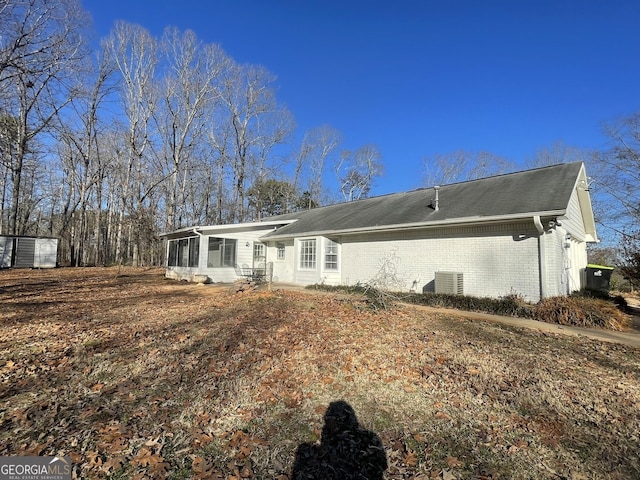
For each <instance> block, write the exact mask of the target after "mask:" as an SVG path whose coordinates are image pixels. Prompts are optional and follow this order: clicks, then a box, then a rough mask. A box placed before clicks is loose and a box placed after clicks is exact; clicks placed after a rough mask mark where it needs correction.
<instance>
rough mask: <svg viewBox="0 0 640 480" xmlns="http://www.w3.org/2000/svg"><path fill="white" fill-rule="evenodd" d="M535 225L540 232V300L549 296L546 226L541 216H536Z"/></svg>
mask: <svg viewBox="0 0 640 480" xmlns="http://www.w3.org/2000/svg"><path fill="white" fill-rule="evenodd" d="M533 224H534V225H535V227H536V230H537V231H538V234H539V235H538V259H539V261H540V300H542V299H543V298H545V297H546V296H547V255H546V253H545V241H544V226H543V225H542V222H541V221H540V215H534V217H533Z"/></svg>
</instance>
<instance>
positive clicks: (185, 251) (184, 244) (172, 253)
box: [167, 237, 200, 267]
mask: <svg viewBox="0 0 640 480" xmlns="http://www.w3.org/2000/svg"><path fill="white" fill-rule="evenodd" d="M199 257H200V238H199V237H191V238H181V239H180V240H169V258H168V259H167V265H168V266H170V267H197V266H198V259H199Z"/></svg>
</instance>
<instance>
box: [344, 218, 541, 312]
mask: <svg viewBox="0 0 640 480" xmlns="http://www.w3.org/2000/svg"><path fill="white" fill-rule="evenodd" d="M374 239H375V240H376V241H374ZM342 242H343V243H342V283H345V284H355V283H357V282H367V281H370V280H371V279H372V278H374V277H376V275H377V274H378V272H379V271H380V267H381V264H382V263H383V262H384V259H385V258H395V261H394V263H396V267H397V268H396V276H397V278H398V279H399V280H400V281H401V284H402V287H403V289H404V290H406V291H409V290H412V289H413V290H416V291H418V292H421V291H423V289H424V290H433V281H434V278H435V272H436V271H454V272H462V273H463V274H464V293H465V294H466V295H474V296H490V297H500V296H503V295H508V294H510V293H518V294H521V295H524V297H525V298H526V299H527V300H528V301H537V300H538V299H539V295H540V276H539V266H538V240H537V236H536V234H535V230H534V228H533V223H532V224H530V225H527V224H521V225H511V226H494V227H469V228H456V229H448V230H445V229H440V230H431V231H405V232H398V233H386V234H378V235H375V236H374V235H371V234H368V235H366V236H347V237H344V238H343V240H342Z"/></svg>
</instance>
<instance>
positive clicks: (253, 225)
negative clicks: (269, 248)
mask: <svg viewBox="0 0 640 480" xmlns="http://www.w3.org/2000/svg"><path fill="white" fill-rule="evenodd" d="M293 222H297V220H280V221H275V220H272V221H268V222H246V223H232V224H223V225H195V226H193V227H185V228H180V229H178V230H174V231H173V232H166V233H161V234H160V235H159V236H160V237H170V236H180V235H182V234H185V233H193V234H195V233H199V234H202V233H203V232H212V233H215V232H219V231H227V230H239V231H241V230H261V229H263V227H278V226H281V225H289V224H290V223H293Z"/></svg>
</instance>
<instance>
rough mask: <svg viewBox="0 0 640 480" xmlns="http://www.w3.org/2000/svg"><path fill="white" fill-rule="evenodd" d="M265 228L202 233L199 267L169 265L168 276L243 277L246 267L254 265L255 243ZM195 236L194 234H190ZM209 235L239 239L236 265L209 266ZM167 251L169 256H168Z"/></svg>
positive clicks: (220, 279) (225, 280) (218, 279)
mask: <svg viewBox="0 0 640 480" xmlns="http://www.w3.org/2000/svg"><path fill="white" fill-rule="evenodd" d="M264 233H265V230H253V231H246V232H234V233H214V234H212V235H200V251H199V255H198V267H167V276H170V277H173V278H179V279H184V280H192V278H193V276H194V275H206V276H208V277H209V279H210V281H212V282H221V283H229V282H234V281H236V280H237V279H238V278H241V277H242V271H243V269H244V268H247V269H248V268H251V267H253V244H254V242H259V237H260V236H262V235H264ZM189 236H193V234H191V235H189ZM209 237H215V238H230V239H235V240H236V241H237V244H236V266H235V267H233V268H231V267H217V268H210V267H208V266H207V259H208V250H209ZM168 256H169V255H168V252H167V258H168Z"/></svg>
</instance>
